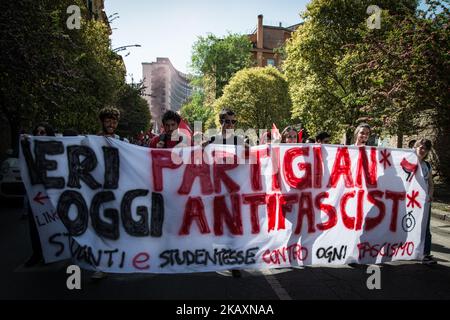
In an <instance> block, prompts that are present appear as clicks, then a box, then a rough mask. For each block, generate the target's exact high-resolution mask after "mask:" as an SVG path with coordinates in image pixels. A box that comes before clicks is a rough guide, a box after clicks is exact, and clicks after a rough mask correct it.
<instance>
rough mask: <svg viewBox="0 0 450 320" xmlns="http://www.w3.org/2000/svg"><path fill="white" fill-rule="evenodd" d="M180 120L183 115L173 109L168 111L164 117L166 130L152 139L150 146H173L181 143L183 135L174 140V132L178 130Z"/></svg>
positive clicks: (163, 121)
mask: <svg viewBox="0 0 450 320" xmlns="http://www.w3.org/2000/svg"><path fill="white" fill-rule="evenodd" d="M180 122H181V117H180V115H179V114H178V113H176V112H175V111H172V110H168V111H166V112H165V113H164V115H163V117H162V123H163V127H164V132H163V133H161V134H160V135H159V136H156V137H154V138H153V139H152V140H151V142H150V148H173V147H175V146H176V145H177V144H179V143H180V142H181V137H179V139H175V140H173V139H172V133H174V132H176V131H177V130H178V126H179V125H180Z"/></svg>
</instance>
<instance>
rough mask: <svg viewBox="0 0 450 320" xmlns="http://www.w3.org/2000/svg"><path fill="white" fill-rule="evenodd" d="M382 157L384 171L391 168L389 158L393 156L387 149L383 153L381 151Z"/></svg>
mask: <svg viewBox="0 0 450 320" xmlns="http://www.w3.org/2000/svg"><path fill="white" fill-rule="evenodd" d="M381 156H382V157H383V158H382V159H381V160H380V163H382V164H383V167H384V169H386V167H389V166H391V162H390V161H389V157H390V156H391V153H390V152H388V151H387V150H386V149H384V150H383V151H381Z"/></svg>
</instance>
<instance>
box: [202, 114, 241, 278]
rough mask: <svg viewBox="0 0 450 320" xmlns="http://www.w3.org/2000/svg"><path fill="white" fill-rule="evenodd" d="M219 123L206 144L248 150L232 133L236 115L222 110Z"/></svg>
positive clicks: (237, 273)
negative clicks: (218, 131) (218, 128)
mask: <svg viewBox="0 0 450 320" xmlns="http://www.w3.org/2000/svg"><path fill="white" fill-rule="evenodd" d="M219 121H220V126H221V128H220V129H221V132H220V134H217V135H215V136H213V137H211V138H210V139H209V141H208V142H207V143H208V144H209V143H212V144H231V145H235V146H238V145H242V146H244V147H245V148H246V150H248V147H249V145H248V144H247V143H245V141H244V138H243V137H241V136H238V135H236V134H235V133H234V128H235V126H236V124H237V120H236V114H235V113H234V111H232V110H230V109H222V111H221V112H220V113H219ZM231 275H232V276H233V277H234V278H240V277H241V276H242V274H241V271H240V270H236V269H232V270H231Z"/></svg>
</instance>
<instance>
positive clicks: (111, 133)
mask: <svg viewBox="0 0 450 320" xmlns="http://www.w3.org/2000/svg"><path fill="white" fill-rule="evenodd" d="M99 118H100V121H101V123H102V131H100V132H99V133H98V135H99V136H104V137H111V138H114V139H119V140H122V141H125V142H129V141H128V139H127V138H121V137H120V136H119V135H117V134H116V130H117V126H118V125H119V121H120V111H119V109H117V108H115V107H105V108H103V109H102V110H100V114H99Z"/></svg>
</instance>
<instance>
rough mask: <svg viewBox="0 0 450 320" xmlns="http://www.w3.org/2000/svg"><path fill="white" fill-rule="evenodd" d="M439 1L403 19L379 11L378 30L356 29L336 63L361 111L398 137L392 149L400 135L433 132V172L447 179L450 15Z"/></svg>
mask: <svg viewBox="0 0 450 320" xmlns="http://www.w3.org/2000/svg"><path fill="white" fill-rule="evenodd" d="M445 2H446V3H447V6H445V5H444V3H443V2H442V1H426V3H425V5H426V7H427V9H425V10H419V11H418V12H417V13H410V14H407V15H394V14H393V13H392V12H386V11H385V12H383V16H382V21H383V24H382V28H381V30H377V31H375V30H367V29H361V35H362V39H361V42H359V43H356V44H354V45H352V46H351V47H349V50H348V52H347V54H346V57H345V58H344V59H342V60H341V63H340V64H341V67H342V68H344V69H346V70H348V72H349V75H350V76H351V77H352V78H354V79H355V80H356V81H357V83H358V90H357V93H358V94H359V95H360V96H364V98H365V105H364V110H365V112H367V113H369V114H371V115H373V116H374V118H375V119H377V123H378V125H379V126H380V128H382V131H383V132H385V133H387V134H390V135H397V136H398V140H397V147H402V142H403V135H411V134H415V135H416V134H418V133H420V132H423V130H424V129H430V127H431V128H434V131H436V136H435V137H430V138H433V139H434V140H435V143H434V145H435V150H436V153H437V154H438V159H439V161H437V162H436V165H437V169H439V170H440V171H441V172H442V173H444V176H446V177H447V179H449V180H450V169H448V165H447V164H448V163H449V161H450V152H449V151H448V148H447V147H446V146H447V145H448V144H449V143H450V140H449V139H450V138H449V133H450V125H449V123H450V110H449V108H448V101H450V91H449V90H448V83H449V82H450V81H449V80H450V59H449V58H450V56H449V52H450V36H449V35H450V34H449V25H448V21H449V20H450V19H449V18H450V11H449V8H448V6H449V1H445ZM432 131H433V130H431V132H432ZM431 132H430V130H428V134H430V133H431Z"/></svg>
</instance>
